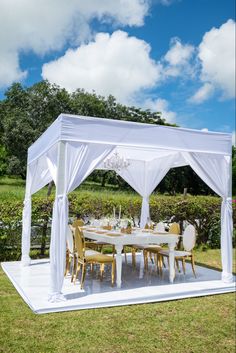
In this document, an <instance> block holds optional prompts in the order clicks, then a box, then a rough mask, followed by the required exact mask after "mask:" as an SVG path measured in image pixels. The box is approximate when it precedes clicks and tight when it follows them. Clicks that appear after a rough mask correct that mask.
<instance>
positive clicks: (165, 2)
mask: <svg viewBox="0 0 236 353" xmlns="http://www.w3.org/2000/svg"><path fill="white" fill-rule="evenodd" d="M175 1H178V0H157V2H159V3H160V4H161V5H164V6H169V5H171V4H172V3H173V2H175Z"/></svg>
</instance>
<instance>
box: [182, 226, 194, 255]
mask: <svg viewBox="0 0 236 353" xmlns="http://www.w3.org/2000/svg"><path fill="white" fill-rule="evenodd" d="M195 243H196V230H195V228H194V226H193V225H192V224H189V225H188V226H187V227H186V228H185V230H184V233H183V247H184V250H186V251H192V249H193V248H194V246H195Z"/></svg>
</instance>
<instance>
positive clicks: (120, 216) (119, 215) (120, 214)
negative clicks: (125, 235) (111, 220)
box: [119, 205, 121, 219]
mask: <svg viewBox="0 0 236 353" xmlns="http://www.w3.org/2000/svg"><path fill="white" fill-rule="evenodd" d="M120 217H121V205H120V209H119V219H120Z"/></svg>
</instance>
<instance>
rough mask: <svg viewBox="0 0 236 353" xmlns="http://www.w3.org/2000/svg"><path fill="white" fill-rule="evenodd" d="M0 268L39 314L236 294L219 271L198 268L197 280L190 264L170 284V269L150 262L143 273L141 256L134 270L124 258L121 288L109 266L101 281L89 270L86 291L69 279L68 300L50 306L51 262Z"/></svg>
mask: <svg viewBox="0 0 236 353" xmlns="http://www.w3.org/2000/svg"><path fill="white" fill-rule="evenodd" d="M1 265H2V268H3V270H4V272H5V273H6V274H7V276H8V277H9V279H10V281H11V282H12V283H13V285H14V286H15V288H16V289H17V291H18V292H19V294H20V295H21V296H22V298H23V299H24V301H25V302H26V303H27V304H28V305H29V306H30V308H31V309H32V310H33V311H34V312H35V313H38V314H43V313H50V312H58V311H69V310H80V309H90V308H101V307H111V306H120V305H130V304H138V303H151V302H160V301H167V300H175V299H182V298H189V297H199V296H205V295H213V294H222V293H229V292H234V291H235V282H234V283H223V282H222V281H221V273H220V272H219V271H215V270H212V269H208V268H204V267H200V266H196V272H197V278H196V279H195V278H194V276H193V274H192V269H191V266H190V265H189V264H187V267H186V275H184V274H183V273H182V272H181V273H178V272H177V273H176V278H175V281H174V283H173V284H170V283H169V281H168V269H164V271H163V277H162V278H160V276H159V275H158V274H157V273H156V269H155V266H154V265H152V264H151V263H150V264H149V270H148V272H147V271H146V272H144V270H143V262H142V257H141V256H140V255H137V267H136V269H135V270H133V269H132V266H131V256H130V255H129V254H128V263H127V264H125V261H124V258H123V268H122V288H121V289H117V288H116V287H113V288H112V287H111V277H110V269H109V267H108V268H107V270H106V272H105V275H104V280H103V281H102V282H101V281H100V279H99V277H98V271H96V269H95V271H94V273H93V275H92V274H91V272H90V270H88V272H87V275H86V279H85V287H84V290H82V291H81V290H80V286H79V282H77V283H76V285H74V284H72V283H71V282H70V277H69V276H68V277H67V278H65V281H64V285H63V294H64V296H65V298H66V300H65V301H61V302H58V303H50V302H49V301H48V288H49V278H50V275H49V271H50V264H49V260H48V259H44V260H33V261H32V264H31V265H30V266H29V267H22V266H21V264H20V262H3V263H2V264H1ZM97 270H98V269H97Z"/></svg>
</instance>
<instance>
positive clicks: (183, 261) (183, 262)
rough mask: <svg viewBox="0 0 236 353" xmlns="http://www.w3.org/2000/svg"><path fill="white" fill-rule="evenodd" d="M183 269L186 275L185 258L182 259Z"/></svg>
mask: <svg viewBox="0 0 236 353" xmlns="http://www.w3.org/2000/svg"><path fill="white" fill-rule="evenodd" d="M182 267H183V273H184V275H185V273H186V267H185V258H184V257H183V258H182Z"/></svg>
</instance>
